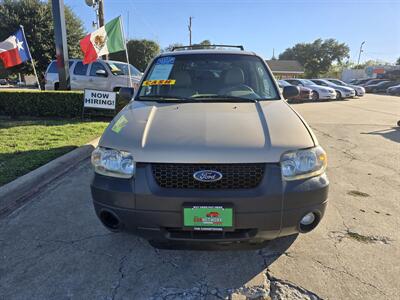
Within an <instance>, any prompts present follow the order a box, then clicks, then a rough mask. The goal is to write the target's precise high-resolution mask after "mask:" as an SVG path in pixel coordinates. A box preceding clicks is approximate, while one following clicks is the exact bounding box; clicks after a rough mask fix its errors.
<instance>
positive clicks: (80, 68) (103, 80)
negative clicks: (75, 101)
mask: <svg viewBox="0 0 400 300" xmlns="http://www.w3.org/2000/svg"><path fill="white" fill-rule="evenodd" d="M130 69H131V81H132V84H133V87H134V88H135V89H137V87H138V86H139V82H140V78H141V77H142V73H140V71H139V70H138V69H136V68H135V67H134V66H132V65H130ZM69 74H70V80H71V90H84V89H94V90H101V91H110V92H113V91H114V92H116V91H119V89H120V88H121V87H129V86H130V84H129V76H128V64H127V63H124V62H119V61H112V60H97V61H95V62H92V63H90V64H86V65H85V64H83V62H82V60H80V59H71V60H70V61H69ZM45 81H46V84H45V89H46V90H58V86H59V79H58V71H57V62H56V61H55V60H53V61H52V62H51V63H50V65H49V66H48V67H47V71H46V73H45Z"/></svg>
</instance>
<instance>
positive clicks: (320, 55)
mask: <svg viewBox="0 0 400 300" xmlns="http://www.w3.org/2000/svg"><path fill="white" fill-rule="evenodd" d="M349 52H350V49H349V47H348V46H347V45H346V44H344V43H339V42H338V41H336V40H334V39H326V40H324V41H323V40H322V39H317V40H315V41H314V42H312V43H300V44H296V45H295V46H294V47H292V48H288V49H286V50H285V51H284V52H283V53H281V54H280V55H279V59H282V60H297V61H298V62H300V63H301V64H302V65H303V66H304V69H305V75H306V76H307V77H318V75H319V74H321V73H326V72H328V71H329V69H330V67H331V66H332V63H334V62H336V63H339V64H341V63H342V60H343V59H345V58H348V57H349Z"/></svg>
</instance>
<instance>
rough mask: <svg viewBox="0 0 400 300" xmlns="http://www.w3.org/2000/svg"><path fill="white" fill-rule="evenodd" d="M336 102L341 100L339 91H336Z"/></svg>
mask: <svg viewBox="0 0 400 300" xmlns="http://www.w3.org/2000/svg"><path fill="white" fill-rule="evenodd" d="M336 100H342V93H341V92H339V91H336Z"/></svg>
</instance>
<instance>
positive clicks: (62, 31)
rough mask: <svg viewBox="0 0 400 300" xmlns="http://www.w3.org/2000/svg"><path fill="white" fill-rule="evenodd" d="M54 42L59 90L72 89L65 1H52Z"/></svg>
mask: <svg viewBox="0 0 400 300" xmlns="http://www.w3.org/2000/svg"><path fill="white" fill-rule="evenodd" d="M52 9H53V22H54V40H55V43H56V57H57V69H58V79H59V80H58V81H59V84H58V88H59V89H60V90H69V89H71V84H70V78H69V59H68V46H67V30H66V27H65V15H64V0H52Z"/></svg>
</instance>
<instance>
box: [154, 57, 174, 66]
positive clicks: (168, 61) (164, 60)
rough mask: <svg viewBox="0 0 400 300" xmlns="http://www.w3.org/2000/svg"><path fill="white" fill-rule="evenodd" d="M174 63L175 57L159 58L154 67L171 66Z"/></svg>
mask: <svg viewBox="0 0 400 300" xmlns="http://www.w3.org/2000/svg"><path fill="white" fill-rule="evenodd" d="M174 63H175V57H173V56H165V57H160V58H159V59H157V61H156V65H173V64H174Z"/></svg>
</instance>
